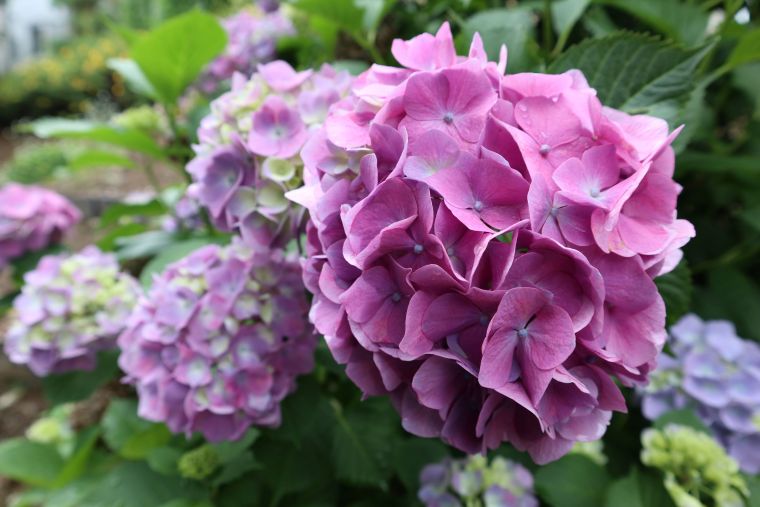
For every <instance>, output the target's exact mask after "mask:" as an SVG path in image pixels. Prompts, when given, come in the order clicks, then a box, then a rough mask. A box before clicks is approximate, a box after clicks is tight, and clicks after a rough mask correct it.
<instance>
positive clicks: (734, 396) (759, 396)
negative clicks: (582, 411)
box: [641, 314, 760, 474]
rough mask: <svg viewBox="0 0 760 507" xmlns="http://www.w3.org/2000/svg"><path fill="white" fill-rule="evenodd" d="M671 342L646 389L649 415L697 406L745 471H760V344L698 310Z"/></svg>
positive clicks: (676, 328) (672, 334) (676, 329)
mask: <svg viewBox="0 0 760 507" xmlns="http://www.w3.org/2000/svg"><path fill="white" fill-rule="evenodd" d="M668 344H669V348H670V351H671V353H672V355H669V354H663V355H662V356H661V359H660V364H659V366H658V368H657V369H656V370H655V371H654V372H652V375H651V382H650V384H649V385H648V386H646V387H645V388H643V389H641V393H642V395H643V400H642V410H643V412H644V415H645V416H646V417H648V418H649V419H652V420H654V419H657V418H658V417H660V416H661V415H663V414H665V413H666V412H668V411H671V410H678V409H683V408H690V409H693V410H694V411H695V412H696V413H697V415H698V416H699V417H700V418H701V419H702V421H703V422H704V423H705V425H707V426H709V427H710V428H711V429H712V430H713V433H714V435H715V437H716V439H717V440H718V441H719V442H720V443H721V444H722V445H723V446H724V447H725V448H726V449H727V450H728V453H729V454H730V455H731V456H732V457H733V458H734V459H735V460H736V461H738V462H739V465H740V466H741V468H742V470H743V471H745V472H747V473H750V474H756V473H760V346H759V345H758V344H757V343H755V342H752V341H749V340H743V339H742V338H740V337H739V336H737V334H736V330H735V329H734V326H733V324H732V323H730V322H727V321H721V320H715V321H707V322H704V321H702V319H700V318H699V317H697V316H696V315H694V314H690V315H687V316H685V317H683V318H682V319H681V320H680V321H678V322H677V323H676V324H675V325H674V326H672V327H671V328H670V340H669V342H668Z"/></svg>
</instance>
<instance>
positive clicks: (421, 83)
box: [288, 24, 694, 463]
mask: <svg viewBox="0 0 760 507" xmlns="http://www.w3.org/2000/svg"><path fill="white" fill-rule="evenodd" d="M392 52H393V55H394V56H395V58H396V60H397V61H398V62H400V63H401V65H402V67H398V68H397V67H388V66H382V65H374V66H372V67H371V68H370V69H369V70H368V71H366V72H364V73H363V74H361V75H360V76H358V77H357V78H356V80H355V81H354V83H353V85H352V87H351V93H350V94H349V95H348V96H347V97H346V98H345V99H343V100H341V101H339V102H337V103H335V104H333V106H332V107H331V109H330V111H329V114H328V117H327V119H326V121H325V123H324V126H323V128H322V129H320V130H319V131H317V132H315V133H314V134H313V135H312V136H311V137H310V138H309V140H308V141H307V142H306V144H305V146H304V148H303V150H302V153H301V155H302V158H303V160H304V164H305V170H304V182H305V184H304V186H303V187H302V188H299V189H297V190H295V191H292V192H290V193H288V197H289V198H290V199H292V200H294V201H295V202H298V203H300V204H302V205H303V206H305V207H306V208H308V210H309V214H310V218H311V224H310V225H309V226H308V246H307V248H308V260H307V261H306V263H305V266H304V273H305V274H304V277H305V282H306V286H307V288H308V289H309V290H310V291H311V292H312V293H313V294H314V299H313V305H312V309H311V314H310V315H311V319H312V321H313V322H314V323H315V325H316V327H317V329H318V330H319V331H320V332H321V333H322V334H324V335H325V337H326V340H327V344H328V346H329V348H330V350H331V351H332V353H333V355H334V357H335V358H336V360H337V361H338V362H339V363H342V364H345V365H346V372H347V374H348V376H349V377H350V378H351V379H352V380H353V381H354V382H355V383H356V384H357V385H358V386H359V387H360V388H361V389H362V390H363V391H364V393H365V394H367V395H387V396H390V397H391V399H392V400H393V402H394V403H395V405H396V407H397V409H398V410H399V411H400V413H401V417H402V423H403V425H404V427H405V428H406V429H407V430H408V431H410V432H411V433H414V434H416V435H420V436H426V437H434V436H438V437H441V438H442V439H443V440H444V441H446V442H448V443H450V444H451V445H453V446H455V447H457V448H459V449H461V450H463V451H465V452H468V453H475V452H480V451H482V450H484V449H488V448H495V447H497V446H499V445H500V444H501V443H502V442H504V441H509V442H511V443H512V444H513V445H514V446H515V447H516V448H518V449H520V450H526V451H528V452H529V453H530V454H531V456H532V457H533V459H534V460H535V461H536V462H538V463H545V462H548V461H551V460H553V459H556V458H558V457H559V456H561V455H563V454H565V453H566V452H568V451H569V450H570V449H571V447H572V446H573V443H574V442H576V441H591V440H595V439H598V438H599V437H601V435H602V434H603V433H604V431H605V429H606V426H607V425H608V423H609V421H610V418H611V415H612V411H625V410H626V404H625V400H624V398H623V396H622V394H621V393H620V390H619V388H618V387H617V386H616V384H615V382H614V380H613V379H615V378H617V379H619V380H620V381H621V382H622V383H624V384H628V385H630V384H633V383H637V382H639V383H640V382H644V381H645V380H646V377H647V374H648V372H649V371H650V370H651V369H652V368H653V367H654V365H655V360H656V357H657V354H658V352H659V351H660V349H661V347H662V345H663V342H664V341H665V336H666V333H665V308H664V304H663V301H662V298H661V297H660V295H659V294H658V292H657V289H656V287H655V284H654V282H653V280H652V279H653V278H654V277H655V276H658V275H660V274H663V273H666V272H668V271H669V270H671V269H673V267H674V266H675V265H676V264H677V263H678V262H679V260H680V257H681V251H680V247H681V246H682V245H683V244H685V243H686V242H687V241H688V240H689V238H690V237H691V236H693V234H694V229H693V227H692V226H691V224H690V223H688V222H687V221H685V220H679V219H677V218H676V198H677V196H678V194H679V192H680V187H679V185H678V184H676V183H675V182H674V181H673V178H672V176H673V169H674V152H673V149H672V148H671V146H670V144H671V142H672V141H673V139H674V137H675V136H676V135H677V133H678V131H676V132H673V133H670V132H669V130H668V126H667V123H666V122H665V121H663V120H661V119H658V118H654V117H651V116H646V115H637V116H631V115H628V114H626V113H624V112H621V111H617V110H614V109H610V108H606V107H604V106H603V105H602V104H601V102H600V101H599V99H598V98H597V96H596V92H595V91H594V90H593V89H592V88H590V87H589V85H588V83H587V82H586V79H585V78H584V76H583V75H582V74H581V73H580V72H579V71H569V72H566V73H564V74H559V75H546V74H530V73H526V74H512V75H505V70H506V63H507V62H506V48H502V51H501V55H500V58H499V61H498V62H492V61H489V60H488V59H487V57H486V54H485V52H484V50H483V44H482V41H481V39H480V37H479V36H478V35H476V36H475V37H474V39H473V41H472V44H471V46H470V50H469V54H468V55H467V56H464V57H462V56H457V55H456V53H455V50H454V44H453V41H452V36H451V32H450V29H449V27H448V25H447V24H444V25H443V26H442V27H441V29H440V30H439V31H438V33H437V34H436V35H435V36H433V35H430V34H423V35H420V36H418V37H415V38H413V39H412V40H410V41H401V40H396V41H394V43H393V46H392Z"/></svg>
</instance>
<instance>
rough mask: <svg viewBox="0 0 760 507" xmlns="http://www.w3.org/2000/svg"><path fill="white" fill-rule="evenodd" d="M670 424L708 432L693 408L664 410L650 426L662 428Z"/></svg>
mask: <svg viewBox="0 0 760 507" xmlns="http://www.w3.org/2000/svg"><path fill="white" fill-rule="evenodd" d="M671 424H674V425H676V426H686V427H689V428H692V429H695V430H697V431H701V432H702V433H707V434H710V430H709V429H708V428H707V426H705V423H703V422H702V420H701V419H700V418H699V417H698V416H697V414H696V413H694V411H693V410H691V409H688V408H684V409H681V410H671V411H670V412H665V413H664V414H662V415H661V416H660V417H658V418H657V420H656V421H654V423H653V424H652V426H654V427H655V428H660V429H663V428H665V427H667V426H669V425H671Z"/></svg>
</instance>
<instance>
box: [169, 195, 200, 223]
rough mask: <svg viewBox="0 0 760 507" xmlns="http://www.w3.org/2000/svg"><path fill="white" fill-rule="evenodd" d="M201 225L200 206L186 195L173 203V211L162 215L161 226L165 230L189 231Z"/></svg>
mask: <svg viewBox="0 0 760 507" xmlns="http://www.w3.org/2000/svg"><path fill="white" fill-rule="evenodd" d="M201 227H203V219H202V217H201V208H200V206H199V205H198V203H197V202H196V201H195V200H194V199H192V198H190V197H189V196H187V195H183V196H182V197H180V198H179V200H178V201H177V202H176V203H175V204H174V212H173V213H172V214H171V215H167V216H166V217H164V219H163V221H162V222H161V228H162V229H163V230H165V231H166V232H177V231H181V230H185V231H191V230H195V229H200V228H201Z"/></svg>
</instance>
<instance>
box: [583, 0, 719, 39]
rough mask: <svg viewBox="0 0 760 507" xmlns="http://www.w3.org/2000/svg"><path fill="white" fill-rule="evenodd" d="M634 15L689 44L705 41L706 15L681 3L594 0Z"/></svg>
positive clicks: (673, 37)
mask: <svg viewBox="0 0 760 507" xmlns="http://www.w3.org/2000/svg"><path fill="white" fill-rule="evenodd" d="M596 1H597V3H601V4H605V5H610V6H613V7H615V8H618V9H621V10H623V11H625V12H627V13H629V14H632V15H633V16H636V17H637V18H639V19H640V20H641V21H643V22H644V23H646V24H648V25H649V26H651V27H652V28H654V29H655V30H657V31H659V32H661V33H662V34H664V35H667V36H668V37H670V38H672V39H673V40H676V41H679V42H682V43H684V44H688V45H696V44H698V43H699V42H701V41H702V40H704V38H705V30H706V28H707V17H708V14H707V12H706V11H705V10H703V9H700V8H699V7H698V6H697V5H695V4H694V3H691V2H684V1H683V0H636V1H630V0H596Z"/></svg>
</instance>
